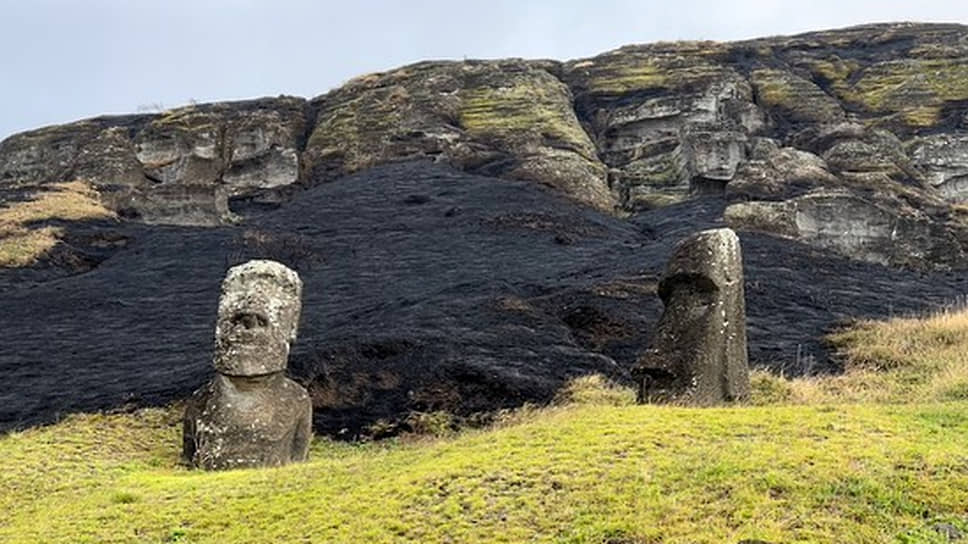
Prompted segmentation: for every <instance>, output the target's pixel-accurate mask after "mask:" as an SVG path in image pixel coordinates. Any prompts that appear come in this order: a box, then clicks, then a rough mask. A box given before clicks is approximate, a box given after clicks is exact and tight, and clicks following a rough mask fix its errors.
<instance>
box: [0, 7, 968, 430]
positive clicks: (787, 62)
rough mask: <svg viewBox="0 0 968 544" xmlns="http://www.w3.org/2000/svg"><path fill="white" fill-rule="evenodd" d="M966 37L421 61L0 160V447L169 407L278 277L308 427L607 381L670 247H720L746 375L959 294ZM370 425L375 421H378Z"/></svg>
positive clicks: (905, 31) (965, 196) (815, 39)
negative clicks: (570, 382)
mask: <svg viewBox="0 0 968 544" xmlns="http://www.w3.org/2000/svg"><path fill="white" fill-rule="evenodd" d="M966 204H968V27H963V26H959V25H918V24H890V25H874V26H866V27H858V28H851V29H846V30H839V31H829V32H818V33H811V34H805V35H801V36H795V37H788V38H767V39H761V40H751V41H746V42H736V43H714V42H688V43H687V42H677V43H662V44H651V45H641V46H630V47H626V48H622V49H619V50H616V51H613V52H609V53H605V54H603V55H600V56H597V57H593V58H590V59H583V60H576V61H568V62H556V61H529V60H504V61H465V62H425V63H419V64H416V65H412V66H407V67H404V68H400V69H397V70H393V71H389V72H385V73H379V74H370V75H367V76H362V77H360V78H356V79H354V80H352V81H350V82H348V83H347V84H346V85H344V86H343V87H341V88H339V89H335V90H333V91H331V92H329V93H327V94H325V95H322V96H320V97H317V98H314V99H311V100H305V99H301V98H293V97H280V98H265V99H259V100H253V101H245V102H233V103H218V104H203V105H196V106H189V107H186V108H180V109H176V110H172V111H169V112H165V113H162V114H157V115H135V116H124V117H105V118H98V119H91V120H86V121H80V122H77V123H72V124H68V125H61V126H56V127H48V128H44V129H40V130H37V131H32V132H28V133H23V134H18V135H15V136H12V137H10V138H8V139H6V140H4V141H3V142H2V143H0V256H4V258H5V259H6V260H5V261H4V263H3V266H2V268H0V300H3V303H4V304H3V307H4V312H2V314H0V331H2V332H0V339H2V345H3V346H4V349H3V350H2V351H0V375H2V376H3V377H4V381H5V383H7V384H10V385H9V386H8V387H6V388H4V390H3V392H0V428H3V429H9V428H14V427H19V426H23V425H29V424H34V423H39V422H44V421H51V420H52V419H54V418H56V417H58V416H59V415H61V414H63V413H67V412H72V411H79V410H95V409H105V408H113V407H118V406H121V405H124V404H142V403H162V402H168V401H171V400H175V399H180V398H184V397H185V396H187V395H188V394H190V392H191V391H192V390H193V389H194V388H196V387H197V386H199V385H200V384H201V383H202V382H203V381H204V380H205V378H206V376H207V375H208V374H209V373H210V366H209V365H210V357H211V350H212V348H211V343H212V334H213V333H212V327H213V323H214V321H213V320H214V315H215V305H216V300H217V296H218V290H217V285H218V282H219V280H220V278H221V276H222V275H223V274H224V271H225V269H226V267H227V266H229V265H231V264H234V263H237V262H240V261H242V260H245V259H248V258H256V257H267V258H273V259H276V260H279V261H282V262H284V263H286V264H288V265H290V266H292V267H293V268H295V269H297V270H298V271H299V273H300V274H301V276H302V277H303V279H304V281H305V283H306V288H305V304H304V316H303V323H302V330H301V333H300V338H299V340H298V342H297V345H296V348H295V352H294V354H293V359H292V363H291V367H290V368H291V370H292V373H293V374H294V377H295V378H296V379H298V380H299V381H301V382H302V383H304V384H306V385H307V387H308V388H309V390H310V393H311V395H312V397H313V402H314V406H315V408H316V414H315V422H316V426H317V428H318V429H319V430H320V431H323V432H327V433H331V434H340V433H342V434H343V435H344V436H353V435H355V434H356V433H358V432H360V431H361V430H363V429H365V428H366V427H367V426H369V425H370V424H372V423H375V422H378V421H382V422H383V423H384V424H389V426H390V427H391V428H392V427H393V425H397V424H402V423H401V422H403V421H404V420H405V419H406V415H407V414H408V413H410V412H411V411H435V410H448V411H452V412H455V413H457V414H459V415H462V416H466V417H476V416H475V414H479V413H482V412H488V411H490V410H493V409H495V408H499V407H506V406H515V405H520V404H521V403H523V402H529V401H530V402H542V401H546V400H548V399H550V398H551V397H552V396H553V395H554V392H555V391H556V390H557V388H558V387H559V386H560V385H561V384H562V383H563V382H564V380H566V379H568V378H570V377H573V376H577V375H582V374H589V373H601V374H605V375H608V376H611V377H613V378H615V379H617V380H626V379H627V373H628V369H629V368H630V367H631V365H632V364H633V363H634V362H635V360H636V358H637V357H638V356H639V354H640V353H641V352H642V351H643V350H644V349H645V348H646V347H647V346H648V344H649V340H650V334H651V329H652V327H653V326H654V324H655V321H656V319H657V318H658V315H659V312H660V311H661V303H660V302H659V300H658V298H657V297H656V296H655V282H656V280H657V278H658V275H659V273H660V271H661V269H662V267H663V266H664V262H665V259H666V258H667V256H668V254H669V252H670V251H671V249H672V247H673V246H674V245H675V243H676V242H677V241H678V240H679V239H681V238H682V237H684V236H686V235H688V234H690V233H692V232H694V231H696V230H699V229H702V228H709V227H714V226H730V227H732V228H734V229H736V230H737V231H738V232H739V233H740V236H741V240H742V243H743V251H744V255H745V265H746V268H747V285H746V293H747V297H748V311H749V319H750V327H749V342H750V350H751V358H752V361H753V362H754V364H756V365H759V366H765V367H769V368H773V369H776V370H782V371H784V372H786V373H787V374H798V373H812V372H829V371H837V369H838V363H837V360H836V357H832V354H830V353H829V352H828V350H827V348H826V347H825V346H824V344H823V341H822V337H823V335H824V334H825V333H826V332H829V331H830V330H832V329H833V328H834V327H836V326H837V324H838V323H841V322H842V321H843V320H846V319H851V318H858V317H873V316H886V315H891V314H903V313H908V312H915V311H921V310H924V309H928V308H933V307H936V306H938V305H942V304H945V303H947V302H950V301H952V300H954V299H956V298H957V297H959V296H961V295H963V294H964V293H966V292H968V279H966V274H965V270H966V268H968V208H966V207H965V206H966ZM384 427H386V425H384Z"/></svg>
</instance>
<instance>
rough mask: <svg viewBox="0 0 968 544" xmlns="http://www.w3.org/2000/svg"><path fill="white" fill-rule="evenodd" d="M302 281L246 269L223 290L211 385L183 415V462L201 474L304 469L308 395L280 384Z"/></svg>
mask: <svg viewBox="0 0 968 544" xmlns="http://www.w3.org/2000/svg"><path fill="white" fill-rule="evenodd" d="M301 294H302V281H301V280H300V279H299V276H298V275H297V274H296V273H295V272H294V271H292V270H290V269H289V268H287V267H286V266H284V265H282V264H279V263H277V262H274V261H249V262H247V263H245V264H242V265H239V266H236V267H233V268H231V269H230V270H229V272H228V274H227V275H226V277H225V280H224V281H223V282H222V295H221V298H220V299H219V307H218V319H217V321H216V324H215V357H214V365H215V370H216V375H215V378H213V379H212V381H211V382H209V383H208V384H207V385H205V386H204V387H202V388H201V389H199V390H198V391H196V392H195V394H194V395H193V396H192V398H191V400H190V401H189V403H188V407H187V408H186V410H185V419H184V435H183V450H182V456H183V458H184V460H185V462H186V463H187V464H189V465H191V466H195V467H199V468H203V469H206V470H221V469H230V468H243V467H259V466H274V465H284V464H286V463H290V462H294V461H303V460H305V459H306V455H307V452H308V448H309V439H310V437H311V435H312V428H311V424H312V404H311V402H310V399H309V395H308V393H307V392H306V390H305V389H304V388H303V387H302V386H300V385H299V384H297V383H295V382H293V381H292V380H290V379H289V378H287V377H286V376H285V370H286V365H287V361H288V358H289V348H290V344H291V342H292V341H293V340H295V338H296V329H297V326H298V324H299V314H300V309H301V302H300V298H301Z"/></svg>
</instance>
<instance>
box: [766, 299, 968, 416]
mask: <svg viewBox="0 0 968 544" xmlns="http://www.w3.org/2000/svg"><path fill="white" fill-rule="evenodd" d="M829 340H830V341H831V343H832V344H833V345H834V347H835V348H836V349H838V350H839V353H840V355H841V356H842V357H843V359H844V365H845V370H844V373H843V374H842V375H839V376H823V377H806V378H797V379H793V380H787V379H785V378H782V377H779V376H775V375H773V374H770V373H768V372H755V373H754V375H753V386H754V390H756V391H757V392H758V397H757V401H758V402H760V403H775V402H784V403H800V404H823V403H843V402H876V403H904V402H941V401H947V400H968V309H961V308H953V309H947V310H944V311H940V312H937V313H935V314H932V315H929V316H926V317H907V318H900V317H899V318H895V319H890V320H887V321H861V322H859V323H857V324H855V325H854V326H852V327H850V328H848V329H846V330H844V331H842V332H839V333H836V334H833V335H832V336H830V337H829Z"/></svg>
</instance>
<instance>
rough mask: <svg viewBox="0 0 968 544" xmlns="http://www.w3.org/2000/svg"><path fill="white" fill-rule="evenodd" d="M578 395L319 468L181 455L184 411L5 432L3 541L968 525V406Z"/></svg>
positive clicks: (903, 533) (609, 389)
mask: <svg viewBox="0 0 968 544" xmlns="http://www.w3.org/2000/svg"><path fill="white" fill-rule="evenodd" d="M572 389H573V391H572V392H571V393H570V394H569V395H570V398H569V400H567V401H563V402H565V403H564V404H562V405H559V406H554V407H551V408H546V409H542V410H533V409H532V410H530V411H526V412H525V414H524V416H523V417H520V418H516V419H515V418H509V419H506V420H505V421H504V422H503V423H502V424H501V425H498V426H496V427H494V428H491V429H488V430H482V431H465V432H463V433H460V434H457V435H450V434H448V435H445V436H446V438H436V439H432V438H428V439H422V440H411V439H407V438H401V439H396V440H391V441H384V442H370V443H363V444H344V443H336V442H331V441H329V440H326V439H317V440H316V441H315V443H314V444H313V447H312V452H311V460H310V461H309V462H308V463H305V464H300V465H292V466H288V467H283V468H278V469H265V470H238V471H230V472H222V473H205V472H196V471H189V470H186V469H184V468H182V467H180V466H179V465H178V453H179V449H178V448H179V444H180V440H179V438H180V423H179V417H178V416H179V409H178V408H177V407H173V408H170V409H165V410H161V409H151V410H142V411H139V412H136V413H132V414H115V415H84V416H72V417H70V418H68V419H67V420H65V421H63V422H62V423H60V424H57V425H54V426H51V427H45V428H38V429H32V430H29V431H25V432H21V433H14V434H11V435H8V436H6V437H4V438H2V439H0V452H2V455H0V469H2V470H0V491H2V493H0V507H2V508H3V510H2V511H3V512H4V515H3V516H2V517H0V540H2V541H4V542H11V543H15V542H38V541H44V542H71V543H77V542H166V541H167V542H173V541H178V542H195V543H200V542H220V543H231V542H281V543H285V542H306V541H312V542H350V541H354V540H359V539H360V538H364V539H366V541H367V542H399V541H414V542H595V543H600V542H609V541H611V542H615V541H628V542H663V543H685V542H689V543H693V542H695V543H720V542H738V541H740V540H742V539H746V538H755V539H762V540H766V541H770V542H835V541H845V542H857V543H865V542H869V543H875V542H876V543H883V542H934V540H931V538H932V535H933V534H934V533H933V531H932V530H931V529H930V527H931V526H932V524H934V523H939V522H945V523H949V524H963V516H964V504H966V501H968V483H966V482H968V465H966V464H965V453H964V452H965V448H966V446H968V441H966V439H965V438H964V437H965V436H966V432H968V417H966V416H965V415H964V412H965V408H966V404H965V403H964V402H955V403H942V404H909V405H896V406H879V405H873V404H861V405H839V406H779V407H778V406H769V407H742V408H739V407H734V408H716V409H693V408H676V407H668V406H634V405H630V404H629V402H628V401H629V400H630V398H631V397H630V393H628V392H621V391H620V390H618V389H616V388H614V386H608V385H607V384H604V383H602V382H598V383H595V382H594V380H592V381H591V382H588V381H586V382H585V383H583V384H579V385H577V386H573V388H572ZM595 389H601V390H600V391H597V392H596V391H595ZM575 390H577V391H575ZM576 394H577V396H576ZM623 539H624V540H623Z"/></svg>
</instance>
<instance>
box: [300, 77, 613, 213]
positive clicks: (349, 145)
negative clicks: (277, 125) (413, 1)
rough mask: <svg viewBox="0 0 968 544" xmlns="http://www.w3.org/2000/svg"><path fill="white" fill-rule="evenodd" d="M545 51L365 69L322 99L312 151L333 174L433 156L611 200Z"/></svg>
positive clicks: (311, 159)
mask: <svg viewBox="0 0 968 544" xmlns="http://www.w3.org/2000/svg"><path fill="white" fill-rule="evenodd" d="M556 66H557V64H556V63H553V62H541V61H521V60H506V61H494V62H492V61H467V62H463V63H456V62H425V63H420V64H416V65H413V66H407V67H404V68H400V69H397V70H393V71H390V72H386V73H380V74H371V75H369V76H364V77H360V78H357V79H355V80H353V81H351V82H350V83H348V84H347V85H346V86H344V87H343V88H341V89H338V90H336V91H333V92H331V93H329V94H326V95H324V96H322V97H319V98H317V99H316V100H315V101H314V102H315V104H316V107H318V109H319V114H318V116H317V121H316V125H315V127H314V129H313V131H312V134H311V136H310V138H309V141H308V143H307V147H306V152H305V161H306V164H307V169H308V171H309V172H311V173H312V174H313V175H314V176H317V177H321V178H323V179H333V178H336V177H339V176H342V175H345V174H347V173H351V172H356V171H359V170H362V169H365V168H367V167H370V166H375V165H377V164H381V163H385V162H392V161H399V160H405V159H415V158H427V157H430V158H434V159H436V160H441V161H445V162H448V163H450V164H452V165H455V166H458V167H460V168H461V169H463V170H466V171H470V172H480V173H486V174H489V175H501V176H503V177H508V178H512V179H523V180H531V181H536V182H538V183H542V184H545V185H549V186H551V187H554V188H555V189H557V190H559V191H561V192H562V193H564V194H566V195H569V196H571V197H572V198H575V199H576V200H579V201H581V202H585V203H587V204H589V205H591V206H594V207H597V208H600V209H604V210H612V209H614V206H615V199H614V195H613V194H612V192H611V191H610V190H609V187H608V186H607V183H606V175H605V168H604V166H603V165H602V164H601V162H599V161H598V158H597V156H596V149H595V145H594V143H593V142H592V141H591V139H590V138H589V136H588V134H587V133H586V132H585V131H584V129H583V128H582V126H581V124H580V123H579V121H578V119H577V117H576V116H575V111H574V108H573V106H572V94H571V91H570V89H569V88H568V87H567V86H566V85H565V84H564V83H562V82H561V81H560V80H558V78H556V77H555V75H553V73H552V72H553V71H554V70H555V67H556Z"/></svg>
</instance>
